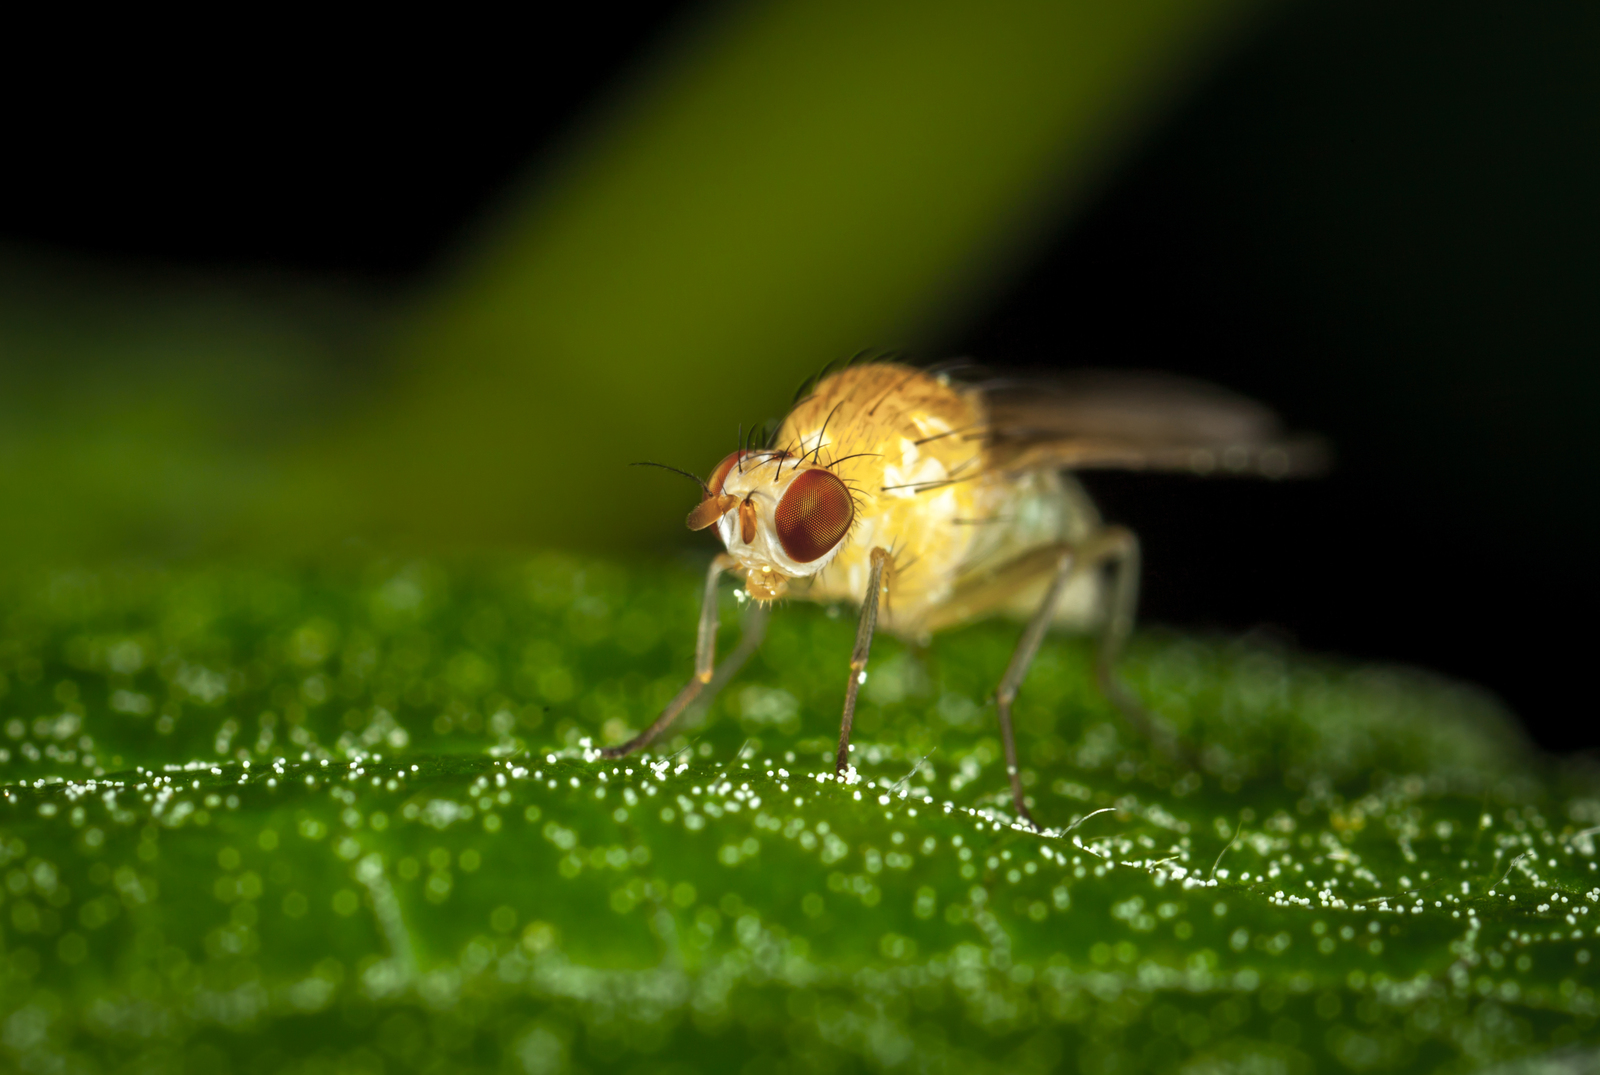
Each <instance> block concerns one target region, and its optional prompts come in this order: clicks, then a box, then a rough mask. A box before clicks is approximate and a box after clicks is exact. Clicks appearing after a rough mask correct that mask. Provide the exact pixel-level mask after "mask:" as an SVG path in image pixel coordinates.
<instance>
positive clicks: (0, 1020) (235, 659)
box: [0, 556, 1600, 1072]
mask: <svg viewBox="0 0 1600 1075" xmlns="http://www.w3.org/2000/svg"><path fill="white" fill-rule="evenodd" d="M696 589H697V582H696V577H695V573H694V572H693V571H690V570H687V569H679V568H664V567H662V566H661V565H653V566H643V567H639V568H635V569H626V570H625V569H622V568H619V567H617V566H615V565H609V564H605V563H599V562H594V561H585V560H575V559H567V558H561V557H555V556H550V557H542V558H537V559H534V560H532V561H529V562H524V563H512V564H507V563H499V564H487V565H484V564H480V565H477V566H463V567H458V568H454V569H450V570H446V569H442V568H439V567H437V566H433V565H429V564H424V563H411V564H406V563H397V562H382V561H378V562H372V563H368V564H365V565H359V566H356V567H347V568H341V569H338V570H333V569H328V570H299V571H290V570H271V569H253V568H246V567H237V566H236V567H227V568H223V567H218V568H213V569H210V570H201V571H187V572H162V571H134V570H129V571H123V572H99V573H90V572H79V573H62V574H58V575H55V576H52V577H49V578H47V579H42V580H36V581H34V582H32V583H29V584H21V583H16V584H12V585H11V586H10V587H9V588H8V589H7V590H6V592H5V593H4V594H3V598H4V604H3V606H0V607H4V608H5V609H6V610H7V612H6V618H5V620H4V625H3V629H0V674H3V679H0V684H3V687H0V773H3V777H4V785H3V789H0V790H3V802H0V863H3V864H0V879H3V898H0V936H3V958H0V976H3V977H0V982H3V984H0V1050H3V1052H0V1055H3V1056H4V1057H5V1064H4V1066H6V1067H8V1068H14V1069H16V1070H27V1071H45V1070H72V1071H101V1070H107V1071H109V1070H178V1069H180V1068H181V1069H182V1070H195V1071H228V1070H231V1071H248V1072H257V1071H259V1072H270V1071H374V1072H376V1071H452V1072H455V1071H476V1070H483V1071H499V1070H509V1071H529V1072H545V1071H562V1070H579V1069H581V1070H588V1071H594V1070H610V1069H618V1070H645V1069H649V1070H659V1069H668V1068H672V1066H673V1065H676V1069H679V1070H717V1071H723V1070H757V1069H759V1068H760V1067H762V1066H765V1067H769V1068H772V1069H774V1070H791V1069H793V1070H809V1069H813V1068H815V1069H826V1070H848V1069H854V1068H863V1069H872V1070H891V1069H892V1070H953V1069H960V1070H963V1071H991V1070H992V1071H997V1072H998V1071H1007V1072H1013V1071H1033V1070H1040V1071H1044V1070H1055V1069H1060V1068H1067V1069H1072V1068H1079V1069H1082V1070H1118V1071H1123V1070H1143V1069H1163V1070H1170V1069H1173V1068H1176V1067H1179V1066H1181V1065H1183V1064H1185V1063H1187V1064H1189V1065H1190V1066H1191V1067H1190V1069H1191V1070H1202V1069H1211V1068H1216V1069H1222V1068H1229V1069H1231V1068H1234V1067H1244V1066H1252V1065H1253V1066H1256V1067H1260V1068H1261V1069H1262V1070H1283V1071H1310V1070H1318V1069H1323V1068H1327V1069H1330V1070H1338V1069H1342V1068H1351V1069H1354V1070H1362V1071H1365V1070H1406V1071H1414V1070H1449V1071H1459V1070H1471V1069H1475V1068H1480V1067H1484V1066H1487V1065H1491V1064H1495V1063H1499V1062H1504V1061H1514V1060H1518V1059H1520V1058H1527V1057H1532V1056H1537V1055H1542V1054H1546V1053H1549V1052H1550V1051H1551V1050H1552V1049H1554V1050H1558V1051H1559V1050H1562V1049H1565V1048H1579V1049H1586V1048H1592V1045H1593V1042H1594V1038H1595V1034H1594V1022H1595V1015H1596V999H1595V984H1596V983H1595V973H1594V971H1593V969H1592V967H1593V961H1592V959H1591V955H1592V953H1593V952H1595V951H1596V950H1597V939H1596V937H1595V930H1596V928H1597V923H1596V918H1597V915H1600V912H1597V911H1596V910H1594V908H1595V905H1596V903H1597V901H1600V873H1597V870H1596V857H1595V847H1594V842H1593V839H1594V835H1595V833H1596V829H1595V828H1594V826H1595V825H1597V824H1600V797H1597V788H1596V782H1595V781H1594V779H1593V778H1592V777H1591V776H1589V775H1587V774H1585V773H1583V772H1581V771H1578V770H1575V769H1567V770H1563V769H1560V768H1557V767H1556V766H1554V764H1553V763H1551V762H1550V761H1548V760H1547V759H1542V758H1540V757H1538V756H1535V755H1533V754H1532V753H1531V752H1530V751H1528V750H1527V749H1526V748H1525V747H1524V746H1523V745H1522V743H1521V741H1520V739H1519V738H1518V736H1517V734H1516V732H1515V730H1514V727H1513V726H1512V725H1511V724H1510V723H1509V722H1508V720H1507V718H1506V717H1505V715H1504V714H1503V713H1501V712H1500V711H1498V710H1497V709H1496V707H1495V706H1494V704H1493V703H1492V702H1491V701H1489V700H1487V699H1485V698H1484V697H1483V696H1481V695H1480V694H1478V693H1476V692H1474V691H1472V690H1471V689H1469V688H1465V687H1462V686H1459V685H1455V684H1451V683H1446V682H1443V681H1440V680H1438V679H1435V678H1433V677H1429V676H1426V675H1424V674H1421V673H1416V672H1409V671H1404V670H1395V669H1377V668H1363V667H1355V666H1350V665H1347V664H1342V663H1338V662H1332V661H1327V660H1318V659H1314V658H1309V657H1305V656H1302V655H1296V654H1292V653H1289V652H1285V651H1283V650H1281V649H1279V648H1274V647H1272V646H1270V645H1268V644H1265V643H1262V642H1259V641H1250V640H1243V641H1229V640H1197V639H1191V638H1183V637H1176V636H1169V635H1160V634H1147V635H1144V636H1141V638H1140V639H1139V641H1138V643H1137V644H1136V645H1135V647H1134V652H1133V653H1132V655H1131V656H1130V657H1129V659H1128V660H1127V661H1126V663H1125V669H1124V672H1125V676H1126V678H1127V680H1128V682H1129V684H1130V685H1131V686H1132V687H1133V688H1134V689H1135V690H1137V691H1138V692H1139V694H1140V695H1141V696H1142V697H1143V698H1144V699H1145V700H1146V701H1147V703H1148V704H1149V705H1150V706H1151V707H1152V708H1153V709H1155V710H1156V711H1157V712H1159V713H1161V714H1162V715H1163V716H1164V717H1166V718H1167V719H1168V720H1170V721H1172V722H1173V724H1174V725H1176V726H1177V727H1179V728H1180V729H1181V730H1182V731H1183V733H1184V734H1185V735H1186V736H1188V737H1189V738H1190V739H1191V740H1192V741H1194V742H1195V743H1197V744H1199V745H1200V748H1201V763H1200V765H1199V767H1198V768H1197V769H1194V770H1190V769H1187V768H1185V767H1182V766H1180V765H1175V764H1174V763H1171V762H1169V761H1167V760H1165V759H1164V758H1163V757H1162V756H1160V755H1159V754H1158V753H1154V752H1153V751H1152V750H1151V749H1150V748H1148V747H1147V746H1146V744H1144V743H1143V742H1141V741H1139V740H1138V739H1137V738H1136V737H1134V736H1132V735H1131V734H1130V733H1129V731H1128V729H1127V728H1126V727H1125V726H1123V725H1122V724H1120V723H1119V722H1118V720H1117V719H1116V717H1115V715H1114V714H1113V712H1112V711H1111V710H1110V709H1109V707H1108V706H1107V705H1106V704H1105V703H1104V702H1103V701H1101V700H1100V699H1099V698H1098V696H1097V695H1096V694H1095V693H1094V691H1093V689H1092V688H1091V686H1090V685H1089V682H1090V681H1089V676H1088V675H1087V658H1088V655H1087V651H1086V649H1085V648H1084V646H1083V645H1082V644H1080V643H1078V642H1075V641H1073V640H1070V639H1062V640H1052V641H1050V642H1049V643H1047V645H1046V646H1045V648H1044V650H1043V651H1042V653H1041V655H1040V659H1039V661H1038V664H1037V666H1036V667H1035V669H1034V671H1033V674H1032V675H1031V676H1030V678H1029V680H1028V682H1027V684H1026V687H1025V689H1024V694H1023V697H1022V699H1021V701H1020V702H1019V703H1018V707H1017V719H1018V723H1019V730H1020V741H1021V747H1022V751H1023V759H1024V780H1025V782H1026V783H1027V785H1028V788H1029V793H1030V795H1031V797H1032V799H1033V801H1034V810H1035V813H1036V815H1037V816H1038V817H1039V818H1040V820H1041V821H1042V822H1043V823H1044V824H1046V825H1048V826H1050V827H1051V828H1050V829H1049V830H1048V831H1046V832H1044V833H1036V832H1034V831H1032V830H1031V829H1028V828H1026V827H1020V826H1017V825H1015V824H1013V823H1012V822H1011V819H1010V818H1009V816H1008V814H1007V811H1006V807H1007V804H1008V802H1009V797H1008V794H1007V792H1006V780H1005V776H1004V770H1003V766H1002V765H1001V763H1000V761H999V748H998V743H997V740H996V738H995V735H994V731H993V728H992V719H993V718H992V716H991V713H990V710H991V709H992V705H991V704H990V703H989V702H988V701H987V700H986V697H987V694H988V692H989V691H990V690H991V689H992V686H993V684H994V682H995V681H996V680H997V678H998V676H999V674H1000V672H1001V670H1002V669H1003V667H1004V665H1005V661H1006V659H1007V657H1008V655H1009V650H1010V647H1011V645H1012V644H1013V642H1014V640H1015V636H1016V634H1017V630H1016V628H1015V627H1014V626H1011V625H1007V624H1003V623H995V624H987V625H980V626H978V627H974V628H970V629H966V630H962V631H958V632H954V633H951V634H949V635H947V636H941V637H940V638H939V639H938V640H937V641H936V643H935V644H934V646H933V647H932V648H930V649H929V650H927V651H925V652H919V651H914V650H911V649H907V648H905V647H903V646H900V645H899V644H897V643H895V642H894V641H893V640H888V639H885V640H881V641H880V642H879V643H878V645H877V647H876V648H875V651H874V659H873V664H872V666H871V676H870V678H869V680H868V683H867V687H866V690H865V692H864V693H865V702H864V704H863V707H862V710H861V713H860V716H859V721H858V729H859V734H858V738H857V747H856V750H855V753H854V758H855V763H856V775H855V776H854V777H853V778H852V779H849V780H845V781H840V780H836V779H834V778H833V776H832V772H831V764H830V758H831V750H830V748H831V745H832V741H833V736H834V723H833V722H834V721H835V720H836V718H837V715H838V707H839V702H840V698H841V695H842V692H843V685H844V684H843V681H844V676H845V673H846V667H847V666H846V655H847V654H848V652H849V648H850V639H851V636H852V633H853V625H852V623H851V622H850V621H851V617H850V616H849V615H830V614H829V612H828V611H827V610H824V609H819V608H811V607H805V606H801V607H785V608H783V609H780V610H779V614H778V615H777V616H776V617H775V618H774V623H773V627H772V631H771V635H770V637H769V639H768V642H767V644H766V645H765V647H764V648H763V650H762V652H761V655H760V656H759V657H758V658H757V659H756V660H754V661H753V662H752V664H751V666H750V667H749V668H747V669H746V670H745V672H744V673H743V674H742V675H741V676H739V677H738V678H737V679H735V680H734V681H733V683H732V684H731V685H730V687H729V689H728V690H727V691H726V692H725V694H724V695H723V697H722V698H721V699H720V700H718V701H717V702H715V703H714V704H713V705H712V706H711V707H710V708H709V710H708V712H707V713H706V714H705V715H704V717H703V719H700V720H698V721H697V720H696V719H695V718H691V719H690V720H689V721H687V722H686V727H685V728H684V734H683V735H681V736H679V737H678V738H677V739H675V740H673V741H672V742H670V743H668V744H667V745H666V748H665V749H664V750H663V751H662V752H661V753H660V754H658V755H655V756H653V757H648V758H647V757H636V758H630V759H625V760H623V761H621V762H603V761H600V760H597V759H596V757H595V752H594V751H593V750H591V749H589V747H588V742H587V740H588V739H589V738H593V739H595V740H600V739H608V740H610V739H619V738H621V737H622V736H623V735H624V734H626V733H627V732H628V731H629V730H630V729H634V728H637V727H639V726H641V725H642V724H643V723H644V722H646V721H647V720H649V719H650V718H651V717H652V716H653V714H654V712H655V711H656V708H657V707H658V706H659V705H660V704H661V703H662V702H663V701H664V700H665V699H666V698H667V697H670V695H671V694H672V692H673V691H675V690H676V689H677V687H678V686H680V685H681V682H682V680H683V678H684V676H685V673H686V671H687V669H688V668H689V666H690V655H691V654H690V651H691V647H692V638H691V635H692V623H693V619H694V614H695V609H694V602H695V592H696ZM729 605H730V607H729V610H728V615H726V616H725V617H724V619H725V622H728V623H729V624H730V626H729V627H728V628H727V629H726V630H725V635H726V636H728V637H725V639H724V645H725V647H726V645H728V644H730V643H731V636H732V634H733V633H734V631H735V630H736V627H735V626H733V621H736V619H737V616H736V614H735V613H734V611H733V608H732V601H731V600H730V602H729ZM1557 1055H1566V1054H1564V1053H1559V1052H1558V1054H1557ZM1574 1055H1575V1056H1577V1055H1579V1054H1574ZM1581 1055H1583V1056H1587V1055H1591V1054H1588V1053H1583V1054H1581ZM1574 1062H1576V1060H1575V1061H1574Z"/></svg>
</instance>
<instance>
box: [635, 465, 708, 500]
mask: <svg viewBox="0 0 1600 1075" xmlns="http://www.w3.org/2000/svg"><path fill="white" fill-rule="evenodd" d="M628 465H629V466H630V467H660V468H661V469H662V470H670V471H672V473H674V474H682V475H683V476H684V477H685V478H688V479H689V480H690V481H692V482H694V483H695V484H696V485H698V486H699V487H700V488H701V489H703V490H705V494H706V496H710V495H711V486H709V485H707V484H706V483H705V479H703V478H701V477H700V476H699V475H696V474H690V473H689V472H688V471H687V470H680V469H679V468H677V467H669V466H668V465H667V464H665V463H650V462H644V463H629V464H628Z"/></svg>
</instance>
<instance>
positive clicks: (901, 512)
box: [774, 363, 1101, 638]
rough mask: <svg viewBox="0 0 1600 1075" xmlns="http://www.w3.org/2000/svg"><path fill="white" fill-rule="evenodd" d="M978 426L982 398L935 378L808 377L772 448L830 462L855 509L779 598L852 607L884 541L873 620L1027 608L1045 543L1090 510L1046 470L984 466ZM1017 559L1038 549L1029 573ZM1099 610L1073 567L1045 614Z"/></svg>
mask: <svg viewBox="0 0 1600 1075" xmlns="http://www.w3.org/2000/svg"><path fill="white" fill-rule="evenodd" d="M987 432H988V415H987V414H986V412H985V408H984V403H983V397H982V395H981V393H980V392H979V391H978V390H977V389H973V388H968V387H963V386H961V385H958V384H954V383H952V382H951V381H950V380H949V379H948V378H946V377H943V376H940V375H934V374H928V373H923V372H921V371H919V370H913V369H910V368H909V367H906V366H900V365H894V364H889V363H881V364H871V365H862V366H852V367H849V368H846V369H844V370H842V371H840V372H838V373H835V374H833V375H832V376H830V377H828V378H826V379H824V380H823V381H822V382H821V383H819V384H818V385H817V387H816V390H815V391H814V392H813V393H812V394H811V395H810V396H809V397H807V398H806V399H804V400H802V401H801V402H800V404H798V405H797V406H796V407H795V409H794V411H793V412H792V413H791V414H790V415H789V416H788V418H787V419H785V421H784V423H783V426H782V427H781V428H780V430H779V432H778V435H777V437H776V439H775V440H774V446H775V447H777V448H780V449H786V450H788V451H789V452H791V453H793V454H796V455H799V454H802V453H812V452H816V454H815V455H814V456H811V458H812V459H814V460H815V462H816V464H818V465H829V467H830V469H831V470H832V471H833V472H834V473H835V474H837V475H838V476H839V477H840V478H842V479H843V480H844V481H845V483H846V484H847V485H848V486H849V487H850V488H851V490H852V491H853V492H854V494H855V496H856V517H855V522H854V525H853V526H852V528H851V530H850V533H849V536H848V537H846V538H845V541H844V543H843V544H842V546H841V547H840V549H839V551H838V552H837V554H835V555H834V556H833V558H832V559H831V560H830V561H829V562H828V563H827V565H826V566H825V567H824V568H823V569H822V570H821V571H819V572H818V573H816V574H815V575H813V576H811V578H810V580H809V587H808V586H807V585H806V584H805V582H804V581H801V580H797V584H796V585H795V586H793V587H791V588H790V590H789V593H790V594H791V595H793V596H796V597H803V598H806V599H808V600H812V601H819V602H825V603H826V602H845V601H848V602H851V603H854V604H860V603H861V601H862V600H863V599H864V597H865V595H866V587H867V579H868V575H869V573H870V566H869V563H870V558H871V555H872V550H873V549H874V548H883V549H886V550H888V551H889V552H890V553H891V555H892V557H893V568H892V572H893V573H892V578H893V583H892V585H891V587H890V589H889V601H888V606H887V607H886V608H884V609H882V610H880V613H879V621H878V622H879V626H880V628H882V629H887V630H889V631H892V632H894V633H895V634H897V635H901V636H902V637H906V638H923V637H926V636H927V635H929V634H931V633H932V632H933V631H937V630H940V629H941V628H944V627H949V626H953V625H955V624H958V623H962V622H965V621H967V620H971V619H977V618H980V617H982V616H985V615H991V614H994V613H996V612H1005V613H1010V614H1013V615H1018V616H1026V615H1028V614H1029V613H1031V612H1032V611H1033V610H1034V609H1036V608H1037V607H1038V604H1039V601H1040V599H1041V598H1042V596H1043V593H1044V589H1045V587H1046V585H1047V584H1048V583H1049V580H1050V577H1051V575H1052V573H1053V570H1054V566H1055V557H1054V554H1053V553H1051V551H1050V550H1052V549H1053V548H1055V547H1059V544H1060V543H1061V542H1064V541H1065V542H1069V543H1073V544H1076V543H1078V542H1081V541H1082V540H1084V539H1085V538H1087V537H1088V536H1089V535H1091V534H1093V533H1094V532H1095V531H1096V530H1098V529H1099V528H1100V525H1101V524H1100V518H1099V514H1098V513H1097V512H1096V511H1095V509H1094V505H1093V504H1092V503H1090V501H1089V499H1088V497H1087V496H1086V495H1085V494H1084V492H1083V490H1082V488H1081V487H1079V485H1078V484H1077V483H1076V482H1075V481H1073V480H1072V479H1071V478H1070V477H1068V476H1067V475H1065V474H1063V473H1061V472H1059V471H1057V470H1055V469H1051V468H1044V469H1041V468H1038V467H1030V468H1024V469H1006V468H1005V467H1004V466H1003V465H999V464H997V462H996V461H995V460H994V459H992V458H991V457H990V454H989V447H988V444H989V438H988V436H987ZM819 441H820V447H821V451H820V452H817V451H816V450H817V448H818V447H819ZM850 456H855V458H847V457H850ZM834 460H838V462H833V461H834ZM1030 554H1043V557H1044V558H1042V559H1039V562H1038V564H1037V570H1028V569H1027V565H1028V561H1029V557H1030ZM1019 568H1022V570H1021V572H1020V577H1019V571H1018V569H1019ZM1006 569H1010V570H1006ZM1002 574H1003V575H1004V577H1005V579H1006V581H1005V582H1004V584H1000V583H1001V578H1002ZM991 583H993V584H991ZM1100 606H1101V595H1100V582H1099V579H1098V578H1097V577H1094V576H1084V577H1082V578H1080V579H1079V580H1077V581H1076V582H1075V583H1074V584H1073V585H1072V586H1071V587H1070V588H1069V589H1068V591H1067V592H1066V593H1065V594H1063V595H1062V600H1061V602H1060V604H1059V605H1058V607H1057V612H1056V617H1055V619H1056V622H1057V623H1062V624H1067V625H1071V626H1076V627H1084V628H1087V627H1090V626H1092V625H1093V624H1094V623H1095V621H1096V620H1097V618H1098V617H1099V616H1100V614H1101V611H1100Z"/></svg>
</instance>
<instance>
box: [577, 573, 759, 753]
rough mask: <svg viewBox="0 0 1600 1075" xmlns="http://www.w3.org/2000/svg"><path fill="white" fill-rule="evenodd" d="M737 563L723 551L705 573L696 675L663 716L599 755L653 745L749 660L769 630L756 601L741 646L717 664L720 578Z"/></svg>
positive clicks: (695, 660) (685, 685)
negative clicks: (691, 707) (697, 703)
mask: <svg viewBox="0 0 1600 1075" xmlns="http://www.w3.org/2000/svg"><path fill="white" fill-rule="evenodd" d="M733 566H734V560H733V557H731V556H728V555H726V554H723V555H721V556H718V557H717V558H716V559H715V560H713V561H711V569H710V570H709V571H707V572H706V585H705V593H704V594H703V595H702V596H701V602H700V630H699V634H698V636H697V637H696V639H695V654H694V678H693V679H691V680H690V681H689V682H688V683H686V684H684V687H683V689H682V690H681V691H679V692H678V693H677V694H676V695H675V696H674V697H673V699H672V701H670V702H668V703H667V707H666V708H665V709H663V710H662V711H661V715H660V716H659V717H657V718H656V719H655V721H654V722H653V723H652V724H651V725H650V727H648V728H646V729H645V730H644V731H642V732H640V733H639V734H638V735H636V736H634V737H633V738H632V739H630V740H628V741H627V742H626V743H622V744H620V745H619V746H614V747H606V748H605V749H604V750H602V751H600V755H601V756H602V757H606V758H620V757H623V756H624V755H627V754H632V753H633V752H634V751H636V750H642V749H643V748H645V747H647V746H649V745H650V743H651V742H652V741H654V740H655V738H656V737H657V736H659V735H660V734H661V733H662V732H664V731H666V730H667V727H668V725H670V724H671V723H672V722H673V721H675V720H677V719H678V717H679V716H681V715H682V714H683V711H684V710H686V709H688V708H689V706H690V705H692V704H694V703H695V702H696V701H700V700H704V701H710V700H711V699H712V698H714V697H716V694H717V692H718V691H719V690H721V689H722V686H723V684H725V683H726V682H728V680H729V679H731V678H733V675H734V673H735V672H737V671H738V670H739V667H740V666H741V665H743V664H744V662H745V661H746V660H748V659H749V657H750V654H752V653H754V652H755V649H756V647H757V646H759V645H761V640H762V638H763V637H764V636H765V635H766V630H767V608H766V606H765V605H763V604H757V605H756V607H755V608H752V609H751V610H750V612H749V615H748V617H747V618H746V620H745V627H744V637H743V638H741V639H740V640H739V645H738V646H737V647H735V648H734V651H733V652H732V653H730V654H729V655H728V659H727V660H726V661H724V662H723V664H722V666H721V667H720V668H718V667H716V657H717V581H718V580H719V579H720V578H721V577H722V573H723V572H724V571H727V570H728V569H730V568H731V567H733Z"/></svg>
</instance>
